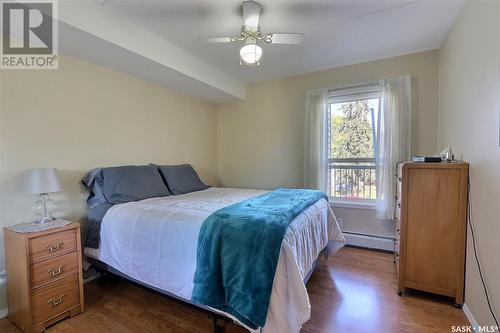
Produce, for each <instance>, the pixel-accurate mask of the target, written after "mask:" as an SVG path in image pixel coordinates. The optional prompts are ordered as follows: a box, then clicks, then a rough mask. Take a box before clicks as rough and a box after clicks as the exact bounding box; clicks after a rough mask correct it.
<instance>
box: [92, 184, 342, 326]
mask: <svg viewBox="0 0 500 333" xmlns="http://www.w3.org/2000/svg"><path fill="white" fill-rule="evenodd" d="M266 192H267V191H259V190H245V189H230V188H210V189H207V190H204V191H199V192H192V193H189V194H184V195H176V196H169V197H162V198H151V199H146V200H143V201H138V202H129V203H125V204H120V205H116V206H113V207H112V208H111V209H110V210H109V211H108V212H107V213H106V215H105V216H104V219H103V221H102V226H101V243H100V248H99V259H100V260H101V261H103V262H105V263H107V264H108V265H110V266H112V267H114V268H115V269H117V270H119V271H121V272H122V273H125V274H126V275H128V276H130V277H132V278H134V279H136V280H138V281H141V282H143V283H146V284H149V285H151V286H154V287H156V288H159V289H162V290H166V291H168V292H170V293H173V294H175V295H177V296H180V297H182V298H184V299H186V300H190V299H191V292H192V289H193V277H194V273H195V270H196V248H197V241H198V234H199V230H200V227H201V225H202V223H203V221H204V220H205V218H206V217H207V216H209V215H210V214H211V213H213V212H215V211H216V210H218V209H220V208H223V207H225V206H228V205H231V204H234V203H237V202H240V201H243V200H245V199H248V198H251V197H255V196H258V195H261V194H263V193H266ZM329 241H336V242H337V243H336V244H337V247H336V248H339V247H340V246H341V245H342V244H343V243H344V237H343V235H342V233H341V231H340V229H339V227H338V225H337V222H336V219H335V216H334V215H333V212H332V210H331V208H330V206H329V205H328V203H327V201H326V200H324V199H321V200H319V201H318V202H316V203H315V204H314V205H313V206H310V207H309V208H307V209H306V210H305V211H304V212H302V213H301V214H300V215H299V216H297V217H296V218H295V220H294V221H293V222H292V224H291V225H290V228H288V231H287V233H286V235H285V239H284V241H283V243H282V246H281V253H280V258H279V260H278V267H277V270H276V276H275V279H274V284H273V291H272V295H271V302H270V306H269V312H268V317H267V321H266V326H265V327H264V328H263V332H265V333H287V332H290V333H292V332H293V333H295V332H299V331H300V328H301V327H302V324H303V323H305V322H306V321H307V320H308V319H309V317H310V313H311V306H310V304H309V297H308V294H307V290H306V287H305V285H304V282H303V278H304V276H305V275H306V274H307V273H308V272H309V270H311V268H312V266H313V263H314V261H315V260H316V259H317V258H318V255H319V254H320V251H321V250H323V249H324V248H325V246H326V245H327V244H328V242H329ZM330 244H333V243H330ZM228 316H229V315H228ZM229 317H230V316H229ZM233 319H234V318H233Z"/></svg>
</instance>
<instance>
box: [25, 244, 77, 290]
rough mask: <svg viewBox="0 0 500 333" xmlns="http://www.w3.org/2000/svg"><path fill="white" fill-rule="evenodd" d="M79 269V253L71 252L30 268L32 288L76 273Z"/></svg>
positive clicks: (32, 265)
mask: <svg viewBox="0 0 500 333" xmlns="http://www.w3.org/2000/svg"><path fill="white" fill-rule="evenodd" d="M77 269H78V252H76V251H75V252H71V253H68V254H65V255H62V256H58V257H55V258H52V259H48V260H44V261H41V262H38V263H36V264H31V266H30V281H31V288H35V287H38V286H40V285H42V284H44V283H47V282H50V281H54V280H57V279H59V278H60V277H62V276H64V275H68V274H70V273H75V272H76V271H77Z"/></svg>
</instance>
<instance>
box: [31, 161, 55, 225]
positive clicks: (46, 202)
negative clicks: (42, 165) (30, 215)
mask: <svg viewBox="0 0 500 333" xmlns="http://www.w3.org/2000/svg"><path fill="white" fill-rule="evenodd" d="M24 187H25V190H26V191H27V192H28V193H31V194H38V195H39V196H40V200H38V201H37V202H36V203H35V205H34V207H33V212H34V214H35V216H36V217H37V221H36V222H38V223H46V222H50V221H53V220H54V217H53V216H52V214H53V213H54V211H55V209H56V203H55V201H54V200H51V199H50V198H49V193H53V192H58V191H60V190H61V183H60V182H59V176H58V175H57V169H53V168H51V169H32V170H28V171H26V174H25V175H24Z"/></svg>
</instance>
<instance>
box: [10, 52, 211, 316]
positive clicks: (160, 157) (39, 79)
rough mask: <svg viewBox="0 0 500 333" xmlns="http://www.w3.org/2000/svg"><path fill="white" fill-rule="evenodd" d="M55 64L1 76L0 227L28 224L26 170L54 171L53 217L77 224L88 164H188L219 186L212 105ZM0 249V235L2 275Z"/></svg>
mask: <svg viewBox="0 0 500 333" xmlns="http://www.w3.org/2000/svg"><path fill="white" fill-rule="evenodd" d="M59 66H60V67H59V70H53V71H37V70H30V71H5V70H4V71H0V76H1V78H0V84H1V88H0V93H1V94H0V100H1V104H0V112H1V113H0V126H1V131H0V149H1V150H0V203H1V207H0V211H1V214H0V227H3V226H7V225H11V224H16V223H20V222H25V221H30V220H31V219H32V214H31V206H32V202H33V201H34V200H35V197H34V196H32V195H29V194H26V193H24V192H23V191H22V176H23V172H24V171H25V170H26V169H28V168H42V167H56V168H58V169H59V172H60V177H61V180H62V186H63V191H62V192H60V193H56V194H55V195H54V196H53V197H54V198H55V199H56V200H57V201H58V203H59V206H60V209H59V215H60V216H64V217H68V218H71V219H73V220H75V221H82V222H83V221H84V219H83V217H84V216H85V197H86V194H85V193H84V191H83V189H82V187H81V186H80V184H79V180H80V179H81V177H82V176H83V175H84V174H85V172H86V171H88V170H89V169H91V168H94V167H98V166H112V165H123V164H147V163H149V162H157V163H186V162H188V163H192V164H193V165H194V167H195V168H196V169H197V170H198V171H199V173H200V175H201V177H202V178H203V180H204V181H206V182H208V183H209V184H216V183H217V178H216V173H217V169H216V163H217V160H216V156H217V147H216V137H217V133H216V132H217V119H216V111H215V107H214V106H213V105H211V104H207V103H205V102H201V101H199V100H196V99H193V98H191V97H188V96H185V95H182V94H179V93H176V92H173V91H171V90H168V89H166V88H164V87H161V86H158V85H155V84H151V83H147V82H145V81H143V80H140V79H137V78H134V77H132V76H128V75H124V74H121V73H118V72H115V71H113V70H110V69H106V68H102V67H98V66H96V65H93V64H90V63H87V62H83V61H80V60H78V59H75V58H72V57H69V56H62V57H61V58H60V64H59ZM3 248H4V246H3V235H2V234H1V231H0V271H2V270H3V269H4V267H5V266H4V254H3ZM1 293H2V291H1V290H0V294H1ZM2 301H3V300H2V299H0V309H1V308H3V307H2V306H1V305H2Z"/></svg>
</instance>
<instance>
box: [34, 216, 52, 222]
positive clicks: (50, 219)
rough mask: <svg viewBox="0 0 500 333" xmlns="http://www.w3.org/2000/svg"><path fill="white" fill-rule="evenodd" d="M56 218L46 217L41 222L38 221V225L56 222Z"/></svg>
mask: <svg viewBox="0 0 500 333" xmlns="http://www.w3.org/2000/svg"><path fill="white" fill-rule="evenodd" d="M55 220H56V218H55V217H52V216H44V217H42V218H41V219H40V220H37V221H36V223H39V224H44V223H48V222H52V221H55Z"/></svg>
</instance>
